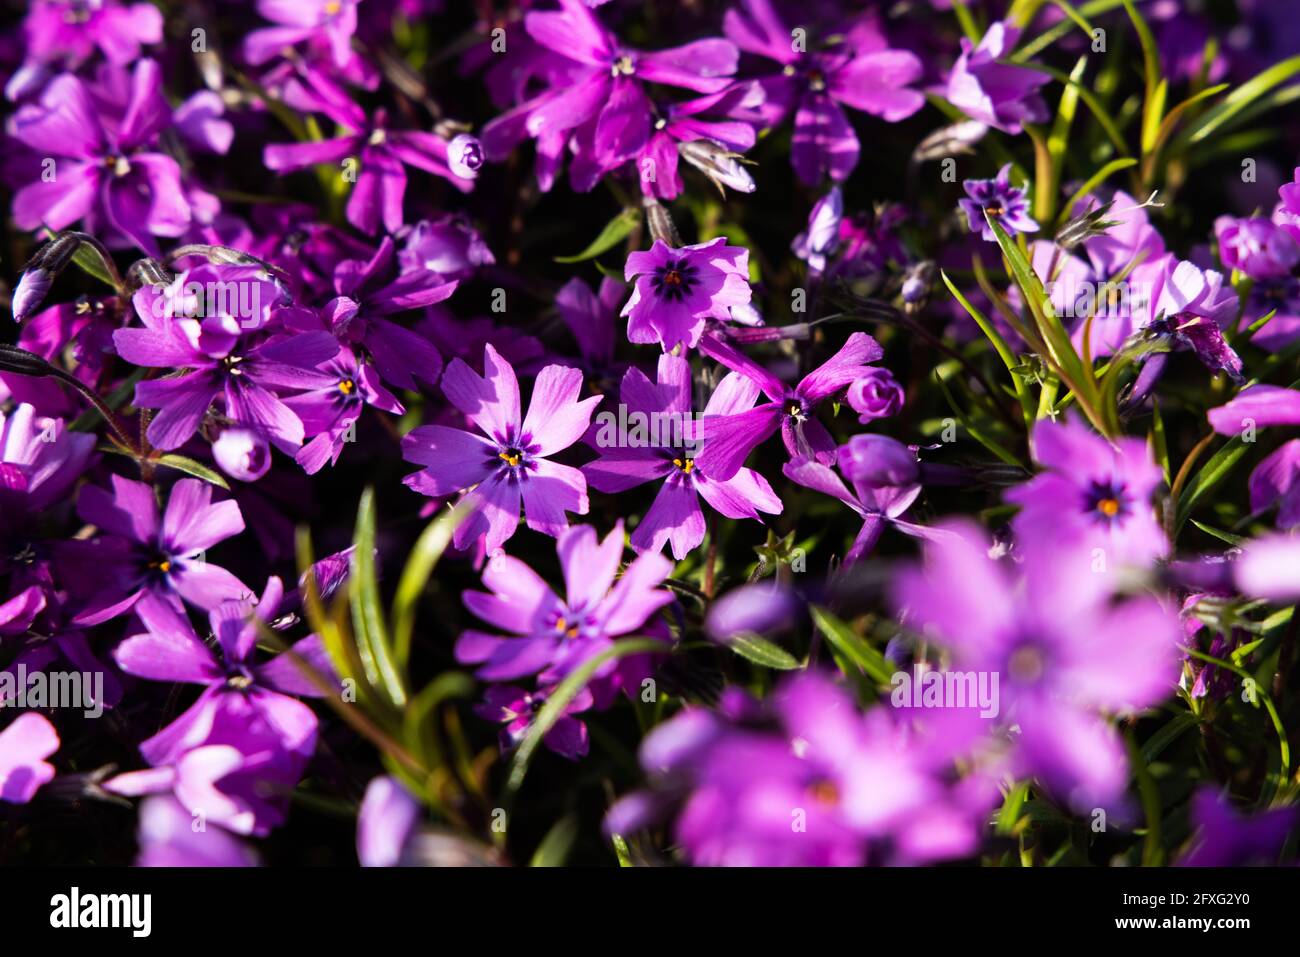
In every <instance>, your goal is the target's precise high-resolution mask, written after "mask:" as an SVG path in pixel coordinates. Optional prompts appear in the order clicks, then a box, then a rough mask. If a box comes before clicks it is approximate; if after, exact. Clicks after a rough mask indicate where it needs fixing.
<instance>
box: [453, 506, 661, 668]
mask: <svg viewBox="0 0 1300 957" xmlns="http://www.w3.org/2000/svg"><path fill="white" fill-rule="evenodd" d="M556 550H557V551H558V553H559V556H560V565H561V567H562V569H563V572H564V582H565V595H564V597H563V598H561V597H560V596H558V595H556V594H555V592H553V591H552V590H551V587H550V586H549V585H547V584H546V582H545V581H543V580H542V578H541V577H540V576H539V575H538V574H537V573H536V572H535V571H533V570H532V569H531V568H529V567H528V566H527V565H526V564H524V563H523V562H522V561H520V560H519V559H517V558H511V557H510V556H508V555H506V554H504V553H498V554H496V555H494V556H493V557H492V558H490V559H489V560H488V563H487V567H486V568H485V569H484V571H483V584H484V585H486V586H487V587H488V588H489V589H491V591H489V592H479V591H467V592H465V594H464V595H463V596H462V598H463V600H464V602H465V607H466V608H468V609H469V610H470V611H471V612H473V613H474V614H475V615H477V616H478V617H479V618H482V619H483V620H484V621H486V622H488V623H489V624H491V625H493V626H494V627H496V628H500V629H501V630H502V631H505V632H508V633H509V634H510V637H505V636H502V635H496V634H491V633H489V632H484V631H477V630H468V631H463V632H461V635H460V637H459V638H458V639H457V640H456V660H457V661H459V662H460V663H461V664H470V665H478V666H479V667H478V670H477V671H476V672H475V674H476V675H478V677H480V678H483V679H484V680H489V681H510V680H512V679H515V678H521V677H523V676H525V675H531V674H536V673H538V672H541V674H540V675H539V677H538V680H539V681H540V682H541V683H542V684H543V685H545V684H548V683H550V682H553V681H558V680H560V679H562V678H563V677H564V676H565V675H567V674H568V673H569V672H570V671H572V670H573V669H574V668H576V667H577V666H578V665H580V664H581V663H582V662H584V661H587V660H588V659H590V658H592V657H593V656H595V655H598V654H600V653H601V652H602V651H604V650H605V649H607V648H608V647H609V646H610V645H611V644H612V642H613V640H614V639H615V638H618V637H620V636H622V635H627V634H632V633H634V632H637V631H638V630H639V629H642V628H643V627H645V626H647V622H649V620H650V618H651V616H652V615H654V613H655V612H657V611H658V610H659V609H660V608H662V607H663V606H664V605H667V604H668V603H669V602H671V601H672V600H673V596H672V592H669V591H667V590H666V589H661V588H659V587H658V586H659V584H660V583H661V582H662V581H663V580H664V579H665V578H667V577H668V574H669V572H671V571H672V567H673V565H672V562H670V561H669V560H668V559H666V558H664V557H663V556H662V555H659V554H656V553H653V552H647V553H644V554H642V555H640V556H639V557H638V558H637V559H636V560H635V561H633V562H632V563H631V564H630V565H628V566H627V568H626V569H624V570H623V573H622V575H619V560H620V559H621V558H622V555H623V523H622V522H621V521H619V522H617V523H615V525H614V528H613V530H611V531H610V533H609V534H608V535H606V536H605V539H604V541H598V540H597V538H596V530H595V529H594V528H592V527H591V526H590V525H574V526H572V527H570V528H568V529H566V530H565V531H564V532H562V533H561V534H560V536H559V541H558V542H557V544H556ZM616 576H617V579H618V580H617V582H616V581H615V577H616ZM665 647H666V646H665ZM617 665H618V662H615V661H608V662H606V663H605V664H603V665H601V667H600V668H598V669H597V671H596V675H595V677H596V678H602V677H606V676H608V675H610V674H612V673H614V672H615V670H616V668H617Z"/></svg>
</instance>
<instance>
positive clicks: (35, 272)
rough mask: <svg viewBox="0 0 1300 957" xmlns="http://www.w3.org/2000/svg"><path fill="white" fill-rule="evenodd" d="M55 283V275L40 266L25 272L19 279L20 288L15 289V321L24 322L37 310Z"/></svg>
mask: <svg viewBox="0 0 1300 957" xmlns="http://www.w3.org/2000/svg"><path fill="white" fill-rule="evenodd" d="M53 284H54V276H52V275H51V274H50V273H48V272H46V271H45V270H44V269H42V268H40V267H39V266H38V267H37V268H36V269H29V270H27V271H26V272H25V273H23V274H22V276H21V277H20V278H19V280H18V288H17V289H15V290H14V299H13V313H14V322H22V321H23V320H24V319H26V318H27V317H28V316H30V315H31V314H32V313H33V312H35V311H36V310H37V309H38V308H39V307H40V304H41V303H42V302H44V301H45V296H46V295H47V294H48V293H49V291H50V286H52V285H53Z"/></svg>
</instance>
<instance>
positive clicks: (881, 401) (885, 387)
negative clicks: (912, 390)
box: [846, 368, 903, 425]
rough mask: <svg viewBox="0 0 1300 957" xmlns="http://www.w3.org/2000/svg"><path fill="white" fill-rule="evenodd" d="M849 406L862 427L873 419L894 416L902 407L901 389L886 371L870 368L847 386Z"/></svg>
mask: <svg viewBox="0 0 1300 957" xmlns="http://www.w3.org/2000/svg"><path fill="white" fill-rule="evenodd" d="M846 398H847V399H848V403H849V406H850V407H851V408H852V409H853V411H854V412H856V413H858V421H859V422H861V423H862V424H863V425H866V424H867V423H868V422H871V421H872V420H874V419H883V418H885V417H886V416H890V415H896V414H897V413H898V410H899V409H901V408H902V407H903V387H902V386H900V385H899V384H898V381H897V380H896V379H895V378H894V376H893V374H892V373H891V372H890V371H889V370H888V369H880V368H872V369H868V370H867V374H866V375H864V376H863V377H862V378H861V379H858V380H856V381H854V382H853V384H852V385H850V386H849V390H848V393H847V395H846Z"/></svg>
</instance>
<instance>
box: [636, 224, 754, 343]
mask: <svg viewBox="0 0 1300 957" xmlns="http://www.w3.org/2000/svg"><path fill="white" fill-rule="evenodd" d="M623 275H624V278H625V279H627V280H628V281H629V282H631V281H632V280H633V279H635V280H636V284H635V285H634V286H633V287H632V296H631V298H630V299H628V301H627V304H626V305H624V306H623V315H625V316H627V317H628V323H627V337H628V339H629V340H630V341H632V342H637V343H650V342H658V343H659V344H660V345H661V346H662V347H663V350H664V352H671V351H672V350H673V349H675V348H676V347H677V346H678V345H680V346H681V347H682V348H683V349H694V348H695V347H696V345H698V344H699V341H700V335H701V333H703V332H704V324H705V320H707V319H717V320H718V321H720V322H726V321H728V320H729V319H730V318H731V309H732V307H733V306H743V305H746V304H748V302H749V300H750V295H751V292H750V288H749V250H747V249H744V248H742V247H740V246H729V245H727V240H726V238H725V237H722V236H719V237H718V238H717V239H714V240H711V241H710V242H707V243H698V244H696V245H694V246H683V247H682V248H680V249H674V248H673V247H671V246H669V245H668V244H667V243H665V242H664V241H663V240H662V239H656V240H655V242H654V245H652V246H651V247H650V251H649V252H635V253H630V254H629V255H628V257H627V264H626V266H625V267H624V270H623Z"/></svg>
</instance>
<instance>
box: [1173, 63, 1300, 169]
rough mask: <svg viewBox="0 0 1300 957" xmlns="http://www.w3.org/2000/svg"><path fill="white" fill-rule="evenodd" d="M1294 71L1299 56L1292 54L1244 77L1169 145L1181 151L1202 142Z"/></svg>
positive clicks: (1299, 65)
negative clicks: (1245, 78)
mask: <svg viewBox="0 0 1300 957" xmlns="http://www.w3.org/2000/svg"><path fill="white" fill-rule="evenodd" d="M1297 73H1300V56H1293V57H1290V58H1288V59H1286V60H1283V61H1281V62H1280V63H1275V64H1274V65H1273V66H1271V67H1269V68H1268V69H1267V70H1264V71H1263V72H1261V73H1259V74H1257V75H1256V76H1254V77H1253V78H1251V79H1250V80H1247V81H1246V82H1245V83H1243V84H1242V85H1241V86H1239V87H1237V88H1236V89H1235V90H1233V91H1232V92H1231V93H1229V94H1228V95H1227V96H1225V97H1224V98H1223V100H1222V101H1221V102H1219V103H1218V104H1216V105H1215V106H1213V107H1211V108H1210V109H1209V110H1206V111H1205V113H1204V114H1202V115H1201V117H1200V119H1199V120H1198V122H1197V123H1196V124H1195V125H1193V126H1191V127H1189V128H1188V129H1186V130H1184V131H1183V132H1182V133H1180V134H1179V135H1178V137H1177V138H1176V139H1175V140H1174V142H1173V144H1172V145H1171V147H1170V149H1171V151H1172V152H1174V153H1182V152H1184V151H1185V150H1187V149H1188V148H1189V147H1192V146H1195V145H1196V144H1197V143H1203V142H1205V141H1206V140H1207V139H1209V138H1210V137H1211V136H1213V135H1214V134H1215V133H1217V132H1218V131H1219V130H1221V129H1223V128H1224V127H1226V126H1231V125H1232V124H1233V123H1234V122H1235V121H1236V120H1237V119H1239V114H1241V113H1242V112H1243V111H1244V110H1246V108H1247V107H1249V106H1251V105H1252V104H1254V103H1255V102H1256V101H1257V100H1259V99H1260V98H1261V97H1263V96H1264V94H1266V93H1268V92H1269V91H1271V90H1272V89H1274V88H1275V87H1277V86H1280V85H1281V84H1283V83H1286V82H1287V81H1288V80H1290V79H1291V78H1292V77H1294V76H1295V75H1296V74H1297Z"/></svg>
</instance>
